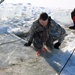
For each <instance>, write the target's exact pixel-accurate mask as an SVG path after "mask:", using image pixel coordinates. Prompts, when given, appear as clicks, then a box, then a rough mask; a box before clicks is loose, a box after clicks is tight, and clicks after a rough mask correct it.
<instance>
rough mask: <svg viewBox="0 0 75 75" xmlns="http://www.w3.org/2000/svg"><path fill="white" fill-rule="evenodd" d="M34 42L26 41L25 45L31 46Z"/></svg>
mask: <svg viewBox="0 0 75 75" xmlns="http://www.w3.org/2000/svg"><path fill="white" fill-rule="evenodd" d="M31 43H32V42H30V41H29V42H28V43H25V44H24V46H30V45H31Z"/></svg>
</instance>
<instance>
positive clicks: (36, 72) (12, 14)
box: [0, 3, 75, 75]
mask: <svg viewBox="0 0 75 75" xmlns="http://www.w3.org/2000/svg"><path fill="white" fill-rule="evenodd" d="M71 11H72V9H50V8H46V7H34V6H32V5H31V4H30V3H28V4H26V5H24V4H22V3H19V4H11V3H10V4H7V3H6V4H1V5H0V74H1V75H42V74H43V75H56V74H59V72H60V71H61V70H62V68H63V67H64V65H65V63H66V62H67V60H68V58H69V57H70V55H71V54H72V52H73V51H74V49H75V34H74V32H75V31H73V32H72V31H71V30H68V29H67V27H69V26H72V25H73V22H72V20H71V16H70V13H71ZM41 12H47V13H48V15H50V16H51V17H52V18H53V19H54V20H55V21H56V22H57V23H59V24H60V25H61V26H62V27H63V28H65V29H66V32H67V36H66V37H65V39H64V41H63V43H62V44H61V47H60V50H54V51H52V52H50V53H48V54H46V53H44V52H43V53H44V54H43V55H42V57H37V56H36V55H35V54H36V51H35V50H34V48H33V46H31V47H24V46H23V44H24V40H22V39H21V38H19V37H17V36H15V35H13V34H11V33H12V32H14V33H18V32H19V33H20V32H27V31H28V30H29V28H30V27H31V24H32V22H33V21H34V20H36V19H37V18H38V17H39V14H40V13H41ZM74 74H75V52H73V54H72V56H71V58H70V59H69V61H68V63H67V64H66V66H65V67H64V69H63V70H62V71H61V73H60V75H74Z"/></svg>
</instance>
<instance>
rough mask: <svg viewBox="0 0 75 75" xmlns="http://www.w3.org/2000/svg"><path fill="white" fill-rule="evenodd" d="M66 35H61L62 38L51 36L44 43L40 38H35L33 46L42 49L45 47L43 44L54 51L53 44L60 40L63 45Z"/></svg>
mask: <svg viewBox="0 0 75 75" xmlns="http://www.w3.org/2000/svg"><path fill="white" fill-rule="evenodd" d="M64 37H65V34H64V35H61V36H60V37H58V36H56V37H55V36H49V38H48V40H47V41H46V42H43V41H42V40H41V38H40V37H35V38H34V40H33V45H34V47H35V48H37V49H41V48H42V47H43V44H45V45H46V46H47V47H48V48H50V49H52V48H53V42H54V41H56V40H58V42H60V43H62V41H63V40H64Z"/></svg>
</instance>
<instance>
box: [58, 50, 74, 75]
mask: <svg viewBox="0 0 75 75" xmlns="http://www.w3.org/2000/svg"><path fill="white" fill-rule="evenodd" d="M74 51H75V49H74V50H73V52H72V53H71V55H70V56H69V58H68V59H67V61H66V63H65V65H64V66H63V68H62V69H61V71H60V72H59V74H58V75H60V74H61V72H62V71H63V69H64V68H65V66H66V65H67V63H68V61H69V60H70V58H71V56H72V55H73V53H74Z"/></svg>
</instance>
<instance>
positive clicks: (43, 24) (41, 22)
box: [39, 19, 48, 26]
mask: <svg viewBox="0 0 75 75" xmlns="http://www.w3.org/2000/svg"><path fill="white" fill-rule="evenodd" d="M39 22H40V24H41V25H42V26H46V25H47V23H48V19H47V20H45V21H44V20H42V19H40V20H39Z"/></svg>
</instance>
